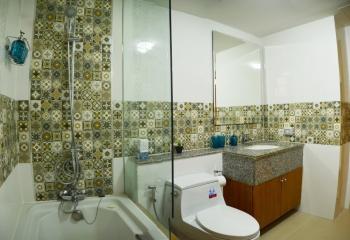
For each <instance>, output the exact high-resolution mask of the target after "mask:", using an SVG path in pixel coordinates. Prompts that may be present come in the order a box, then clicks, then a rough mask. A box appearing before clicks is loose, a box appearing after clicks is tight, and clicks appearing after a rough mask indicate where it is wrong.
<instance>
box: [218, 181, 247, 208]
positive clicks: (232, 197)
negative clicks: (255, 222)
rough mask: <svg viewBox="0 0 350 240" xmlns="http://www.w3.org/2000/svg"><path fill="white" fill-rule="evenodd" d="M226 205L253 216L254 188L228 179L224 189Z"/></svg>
mask: <svg viewBox="0 0 350 240" xmlns="http://www.w3.org/2000/svg"><path fill="white" fill-rule="evenodd" d="M224 199H225V201H226V204H227V205H229V206H231V207H234V208H238V209H240V210H242V211H244V212H247V213H249V214H253V187H252V186H249V185H247V184H244V183H240V182H237V181H234V180H231V179H229V178H227V183H226V186H225V187H224Z"/></svg>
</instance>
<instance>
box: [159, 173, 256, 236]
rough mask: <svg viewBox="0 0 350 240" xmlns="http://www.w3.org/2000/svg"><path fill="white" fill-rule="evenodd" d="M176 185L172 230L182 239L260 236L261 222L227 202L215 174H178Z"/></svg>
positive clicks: (168, 189)
mask: <svg viewBox="0 0 350 240" xmlns="http://www.w3.org/2000/svg"><path fill="white" fill-rule="evenodd" d="M174 188H175V189H174V191H175V197H174V218H173V220H172V231H173V232H174V233H175V234H176V235H177V236H178V237H179V238H180V239H181V240H185V239H186V240H187V239H188V240H189V239H191V240H219V239H220V240H223V239H225V240H255V239H258V238H259V236H260V229H259V223H258V222H257V221H256V220H255V219H254V218H253V217H252V216H250V215H249V214H247V213H245V212H242V211H240V210H238V209H235V208H232V207H229V206H227V205H226V203H225V201H224V198H223V195H222V191H221V188H220V185H219V182H218V179H217V178H216V177H215V176H213V175H210V174H207V173H197V174H191V175H185V176H181V177H176V178H175V179H174ZM170 192H171V182H167V183H166V196H169V195H170ZM165 204H171V201H170V199H165ZM165 207H166V208H167V207H169V206H165Z"/></svg>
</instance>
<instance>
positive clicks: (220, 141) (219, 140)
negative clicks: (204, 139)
mask: <svg viewBox="0 0 350 240" xmlns="http://www.w3.org/2000/svg"><path fill="white" fill-rule="evenodd" d="M211 146H212V147H213V148H223V147H225V136H223V135H217V136H212V137H211Z"/></svg>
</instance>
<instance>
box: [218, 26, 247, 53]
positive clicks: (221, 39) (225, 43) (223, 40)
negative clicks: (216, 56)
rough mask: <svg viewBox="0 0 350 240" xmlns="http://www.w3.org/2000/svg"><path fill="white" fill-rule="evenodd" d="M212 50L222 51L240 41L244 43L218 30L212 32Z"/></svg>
mask: <svg viewBox="0 0 350 240" xmlns="http://www.w3.org/2000/svg"><path fill="white" fill-rule="evenodd" d="M213 38H214V41H213V44H214V45H213V51H214V52H215V53H218V52H221V51H224V50H226V49H229V48H233V47H236V46H238V45H241V44H242V43H244V42H243V41H242V40H240V39H238V38H234V37H231V36H228V35H226V34H223V33H220V32H216V31H214V32H213Z"/></svg>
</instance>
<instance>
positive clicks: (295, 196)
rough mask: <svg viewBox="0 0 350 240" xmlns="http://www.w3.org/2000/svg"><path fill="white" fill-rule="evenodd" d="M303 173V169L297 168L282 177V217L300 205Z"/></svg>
mask: <svg viewBox="0 0 350 240" xmlns="http://www.w3.org/2000/svg"><path fill="white" fill-rule="evenodd" d="M302 173H303V170H302V168H297V169H295V170H293V171H291V172H289V173H287V174H285V175H284V176H282V177H281V181H282V195H281V215H282V214H285V213H286V212H288V211H290V210H292V209H293V208H297V207H298V206H299V205H300V199H301V182H302Z"/></svg>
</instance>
